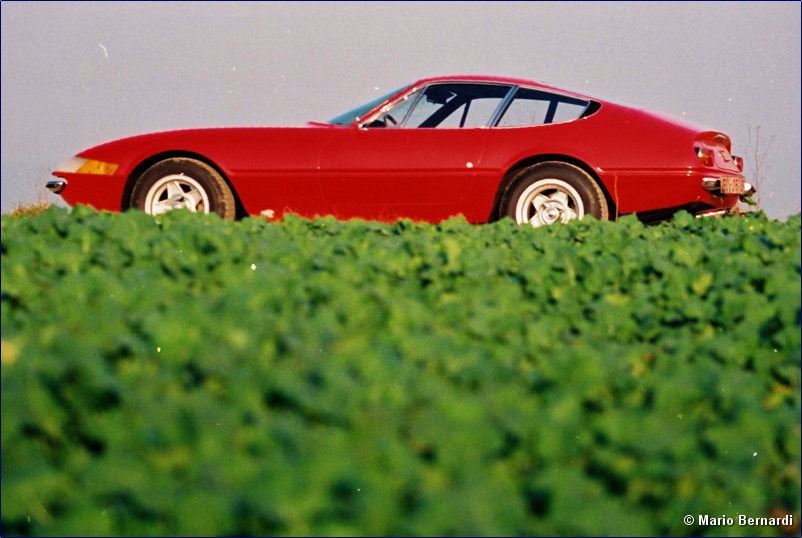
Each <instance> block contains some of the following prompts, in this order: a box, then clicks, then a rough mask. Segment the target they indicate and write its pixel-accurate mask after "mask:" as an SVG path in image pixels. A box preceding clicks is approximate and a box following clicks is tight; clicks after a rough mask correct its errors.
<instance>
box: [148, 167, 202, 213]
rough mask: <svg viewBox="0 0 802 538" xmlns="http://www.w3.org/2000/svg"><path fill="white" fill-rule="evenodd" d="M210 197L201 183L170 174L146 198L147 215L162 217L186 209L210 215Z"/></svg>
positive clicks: (183, 176) (152, 187) (157, 183)
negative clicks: (168, 212)
mask: <svg viewBox="0 0 802 538" xmlns="http://www.w3.org/2000/svg"><path fill="white" fill-rule="evenodd" d="M209 206H210V204H209V195H208V194H207V193H206V190H205V189H204V188H203V187H202V186H201V184H200V183H198V182H197V181H195V180H194V179H192V178H191V177H189V176H186V175H184V174H170V175H169V176H164V177H163V178H161V179H159V180H158V181H156V183H154V184H153V186H151V187H150V189H148V193H147V195H146V196H145V208H144V209H145V213H148V214H150V215H161V214H162V213H166V212H167V211H170V210H172V209H180V208H185V209H189V210H190V211H192V212H193V213H198V212H201V213H209Z"/></svg>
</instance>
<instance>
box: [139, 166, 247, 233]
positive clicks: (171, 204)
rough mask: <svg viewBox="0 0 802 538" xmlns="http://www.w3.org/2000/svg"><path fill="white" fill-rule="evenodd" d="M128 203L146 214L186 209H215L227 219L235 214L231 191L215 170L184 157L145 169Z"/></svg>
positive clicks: (231, 218) (198, 211) (197, 210)
mask: <svg viewBox="0 0 802 538" xmlns="http://www.w3.org/2000/svg"><path fill="white" fill-rule="evenodd" d="M131 207H134V208H137V209H141V210H142V211H144V212H145V213H148V214H149V215H161V214H162V213H166V212H167V211H171V210H173V209H188V210H189V211H192V212H193V213H211V212H214V213H217V214H218V215H220V216H221V217H222V218H224V219H226V220H234V217H235V216H236V203H235V200H234V194H233V193H232V192H231V189H230V188H229V187H228V184H227V183H226V182H225V180H224V179H223V177H222V176H221V175H220V174H219V173H218V172H217V170H215V169H214V168H212V167H211V166H209V165H208V164H206V163H204V162H201V161H198V160H196V159H189V158H185V157H175V158H172V159H167V160H164V161H160V162H158V163H156V164H154V165H153V166H151V167H150V168H148V169H147V170H145V172H144V173H143V174H142V175H141V176H140V177H139V179H138V180H137V181H136V183H135V184H134V190H133V191H132V193H131Z"/></svg>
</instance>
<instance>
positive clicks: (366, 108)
mask: <svg viewBox="0 0 802 538" xmlns="http://www.w3.org/2000/svg"><path fill="white" fill-rule="evenodd" d="M408 86H409V84H407V85H406V86H401V87H400V88H398V89H396V90H393V91H391V92H390V93H388V94H386V95H382V96H381V97H377V98H376V99H374V100H373V101H370V102H368V103H365V104H364V105H360V106H358V107H356V108H355V109H353V110H349V111H348V112H345V113H344V114H340V115H339V116H336V117H334V118H332V119H330V120H329V121H327V122H326V123H333V124H335V125H351V124H352V123H353V122H354V120H355V119H356V118H361V117H362V116H364V115H365V114H367V113H368V112H370V111H371V110H373V109H374V108H376V107H377V106H379V105H380V104H382V103H383V102H384V101H386V100H387V99H389V98H390V97H392V96H393V95H395V94H397V93H398V92H400V91H401V90H403V89H404V88H406V87H408Z"/></svg>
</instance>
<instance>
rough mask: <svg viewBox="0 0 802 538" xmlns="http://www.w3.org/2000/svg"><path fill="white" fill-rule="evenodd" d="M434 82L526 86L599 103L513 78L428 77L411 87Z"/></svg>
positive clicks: (596, 99) (571, 93)
mask: <svg viewBox="0 0 802 538" xmlns="http://www.w3.org/2000/svg"><path fill="white" fill-rule="evenodd" d="M435 82H482V83H486V84H492V83H496V84H511V85H515V86H528V87H531V88H538V89H543V90H550V91H555V92H559V93H563V94H568V95H572V96H575V97H581V98H583V99H592V100H594V101H601V100H600V99H598V98H593V97H589V96H587V95H584V94H581V93H577V92H574V91H571V90H566V89H564V88H558V87H556V86H549V85H547V84H543V83H541V82H536V81H534V80H528V79H523V78H513V77H501V76H492V75H448V76H439V77H429V78H424V79H421V80H419V81H417V82H416V83H415V84H413V86H416V87H417V86H423V85H425V84H432V83H435Z"/></svg>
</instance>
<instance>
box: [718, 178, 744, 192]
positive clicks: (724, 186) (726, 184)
mask: <svg viewBox="0 0 802 538" xmlns="http://www.w3.org/2000/svg"><path fill="white" fill-rule="evenodd" d="M720 182H721V193H722V194H743V193H745V192H746V186H745V184H746V180H745V179H744V178H742V177H723V178H721V179H720Z"/></svg>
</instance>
